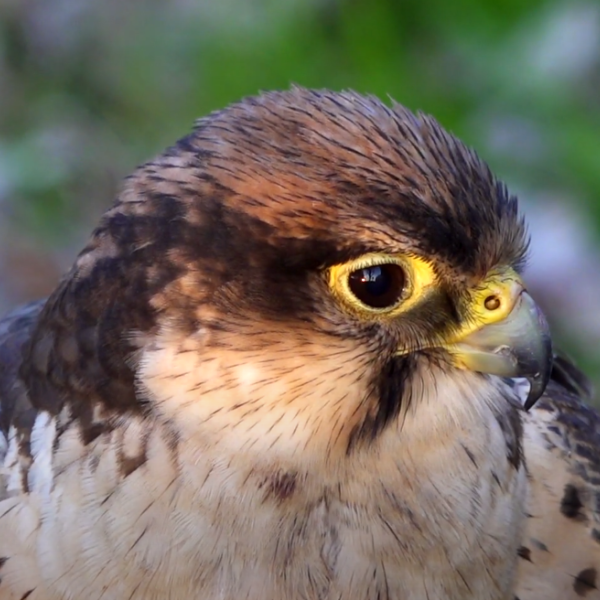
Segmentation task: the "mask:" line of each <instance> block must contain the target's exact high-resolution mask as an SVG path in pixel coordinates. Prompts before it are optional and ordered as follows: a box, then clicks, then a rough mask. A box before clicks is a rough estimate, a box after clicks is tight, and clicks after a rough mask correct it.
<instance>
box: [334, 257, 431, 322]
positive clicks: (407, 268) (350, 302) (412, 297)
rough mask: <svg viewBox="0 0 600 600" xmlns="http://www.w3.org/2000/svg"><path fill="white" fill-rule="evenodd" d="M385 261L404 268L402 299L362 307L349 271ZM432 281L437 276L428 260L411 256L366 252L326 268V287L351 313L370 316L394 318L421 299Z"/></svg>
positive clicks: (384, 263) (386, 263)
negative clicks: (327, 280) (327, 277)
mask: <svg viewBox="0 0 600 600" xmlns="http://www.w3.org/2000/svg"><path fill="white" fill-rule="evenodd" d="M388 264H397V265H399V266H400V267H401V268H402V269H403V270H404V274H405V276H406V284H405V288H404V292H403V294H402V296H401V298H400V299H399V301H398V302H397V303H396V304H394V305H393V306H390V307H386V308H373V307H368V306H365V305H364V304H363V303H362V302H360V301H359V300H358V299H357V298H356V297H355V296H354V294H353V293H352V291H351V290H350V287H349V276H350V274H351V273H352V272H354V271H358V270H360V269H366V268H369V267H374V266H377V265H388ZM435 284H436V275H435V272H434V270H433V266H432V265H431V263H429V262H427V261H426V260H423V259H422V258H419V257H417V256H412V255H391V254H379V253H372V254H365V255H364V256H361V257H360V258H358V259H356V260H353V261H350V262H347V263H344V264H340V265H334V266H333V267H330V269H329V286H330V288H331V290H332V292H333V294H334V295H335V296H336V297H337V298H338V299H339V300H340V301H341V302H342V305H343V306H345V307H346V308H347V309H350V310H351V311H352V312H354V313H358V314H361V315H367V316H371V317H373V316H375V317H382V316H385V317H394V316H396V315H398V314H400V313H403V312H406V311H407V310H409V309H410V308H412V307H413V306H415V305H416V304H418V303H420V302H422V301H423V298H424V297H425V295H426V294H427V293H428V292H429V291H430V290H431V289H433V287H434V286H435Z"/></svg>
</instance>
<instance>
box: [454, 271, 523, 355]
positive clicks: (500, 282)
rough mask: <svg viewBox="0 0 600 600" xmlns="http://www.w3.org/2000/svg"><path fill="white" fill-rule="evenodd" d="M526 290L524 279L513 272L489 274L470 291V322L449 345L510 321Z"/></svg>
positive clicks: (468, 313) (466, 321) (466, 323)
mask: <svg viewBox="0 0 600 600" xmlns="http://www.w3.org/2000/svg"><path fill="white" fill-rule="evenodd" d="M524 289H525V286H524V284H523V281H522V279H521V278H520V277H519V275H518V274H517V273H516V272H515V271H514V270H513V269H509V268H507V269H505V270H502V271H495V272H491V273H490V274H488V276H487V277H486V278H485V279H484V280H483V281H482V282H481V283H480V284H479V285H478V286H477V287H476V288H474V289H473V290H471V291H470V300H469V303H468V306H467V307H466V308H467V315H465V316H466V318H465V320H464V321H463V324H462V327H461V328H460V330H459V331H457V332H456V334H455V336H454V337H453V339H451V340H448V343H449V344H452V343H455V342H458V341H460V340H462V339H464V338H465V337H466V336H467V335H469V334H471V333H473V332H475V331H477V330H479V329H481V328H482V327H484V326H486V325H492V324H494V323H498V322H500V321H503V320H504V319H506V317H508V315H509V314H510V313H511V311H512V309H513V308H514V306H515V303H516V302H517V300H518V298H519V296H520V294H521V292H522V291H523V290H524Z"/></svg>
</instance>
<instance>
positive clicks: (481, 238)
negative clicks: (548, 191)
mask: <svg viewBox="0 0 600 600" xmlns="http://www.w3.org/2000/svg"><path fill="white" fill-rule="evenodd" d="M527 246H528V234H527V231H526V225H525V223H524V220H523V218H522V216H521V215H520V213H519V210H518V204H517V199H516V198H515V197H514V196H513V195H511V194H510V193H509V192H508V191H507V189H506V187H505V186H504V185H503V184H502V183H501V182H499V181H498V180H497V179H495V178H494V176H493V175H492V173H491V172H490V170H489V169H488V167H487V166H486V165H485V164H484V163H483V162H482V161H481V160H480V159H479V158H478V157H477V156H476V155H475V154H474V152H473V151H472V150H470V149H468V148H467V147H465V146H464V145H463V144H462V143H461V142H460V141H458V140H457V139H456V138H454V137H453V136H452V135H450V134H448V133H446V132H445V131H444V130H443V129H442V128H441V127H440V125H438V124H437V123H436V121H435V120H433V119H432V118H431V117H428V116H424V115H422V114H416V115H415V114H413V113H411V112H409V111H408V110H406V109H405V108H403V107H402V106H400V105H397V104H395V105H393V106H391V107H388V106H386V105H385V104H383V103H382V102H380V101H379V100H377V99H376V98H374V97H371V96H362V95H359V94H356V93H352V92H344V93H334V92H329V91H311V90H305V89H301V88H293V89H291V90H289V91H284V92H272V93H265V94H262V95H260V96H257V97H252V98H247V99H245V100H243V101H241V102H239V103H237V104H234V105H232V106H230V107H229V108H226V109H224V110H222V111H218V112H215V113H213V114H211V115H209V116H207V117H205V118H203V119H201V120H200V121H198V123H197V125H196V126H195V128H194V129H193V131H192V132H191V133H190V134H189V135H187V136H186V137H184V138H183V139H181V140H180V141H178V142H177V143H176V144H175V145H174V146H172V147H170V148H169V149H167V150H166V151H165V152H164V153H163V154H161V155H160V156H158V158H156V159H154V160H152V161H150V162H148V163H146V164H145V165H142V166H141V167H139V168H138V169H137V170H136V171H135V172H134V173H133V175H131V176H130V177H129V178H128V179H127V180H126V181H125V183H124V186H123V189H122V192H121V193H120V195H119V197H118V199H117V200H116V202H115V204H114V205H113V206H112V208H110V209H109V210H108V212H106V214H105V215H104V216H103V217H102V219H101V220H100V223H99V225H98V227H97V228H96V229H95V231H94V232H93V233H92V236H91V238H90V241H89V242H88V244H87V246H86V247H85V248H84V249H83V250H82V252H81V253H80V254H79V256H78V258H77V259H76V261H75V263H74V265H73V267H72V268H71V270H70V271H69V272H68V273H67V274H66V275H65V277H64V278H63V279H62V281H61V282H60V283H59V284H58V287H57V288H56V290H55V291H54V292H53V293H52V294H51V295H50V297H49V298H48V299H46V300H44V301H41V302H37V303H33V304H30V305H28V306H26V307H24V308H22V309H20V310H17V311H15V312H14V313H12V314H10V315H8V316H7V317H5V318H4V320H3V321H1V322H0V409H1V410H0V427H1V429H0V459H1V465H2V466H1V470H0V600H25V599H28V600H71V599H74V600H80V599H83V598H86V599H89V600H101V599H103V600H111V599H115V600H120V599H127V600H136V599H144V600H158V599H161V600H162V599H170V600H179V599H182V600H183V599H195V600H209V599H210V600H213V599H219V600H234V599H235V600H238V599H245V600H283V599H285V600H354V599H356V600H459V599H460V600H468V599H477V600H515V599H517V598H518V599H519V600H540V599H544V600H559V599H560V600H574V599H579V598H586V599H587V600H592V599H594V598H600V592H599V591H598V585H599V580H598V570H599V569H600V513H599V509H600V455H599V454H600V452H599V449H598V448H599V446H600V417H599V415H598V414H597V413H596V412H594V411H593V410H592V409H591V408H588V407H587V406H586V404H585V403H584V399H585V395H586V393H587V391H588V385H587V380H586V379H585V377H584V376H583V375H582V374H581V373H580V372H579V371H578V370H577V369H576V368H575V367H574V366H573V365H572V364H571V363H569V362H568V361H567V360H565V359H564V358H556V359H554V361H553V351H552V348H551V342H550V335H549V331H548V326H547V324H546V321H545V319H544V316H543V314H542V313H541V311H540V310H539V308H538V307H537V305H536V303H535V301H534V299H533V298H532V296H531V295H530V294H529V293H528V292H527V287H526V284H525V283H524V280H523V277H522V272H523V268H524V266H525V259H526V255H527Z"/></svg>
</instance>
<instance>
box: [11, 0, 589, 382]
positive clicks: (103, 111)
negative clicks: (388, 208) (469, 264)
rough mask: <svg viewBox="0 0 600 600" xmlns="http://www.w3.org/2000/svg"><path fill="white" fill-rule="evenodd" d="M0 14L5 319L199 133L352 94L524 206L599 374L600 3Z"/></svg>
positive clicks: (136, 6) (547, 291)
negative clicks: (418, 130)
mask: <svg viewBox="0 0 600 600" xmlns="http://www.w3.org/2000/svg"><path fill="white" fill-rule="evenodd" d="M1 1H2V4H0V236H2V240H0V256H3V257H4V258H3V262H2V259H0V277H1V278H2V280H1V281H0V307H4V308H7V307H8V306H9V305H10V304H11V303H14V302H16V301H20V300H22V299H24V298H25V296H28V295H31V294H33V293H36V294H37V293H45V292H46V291H48V289H50V287H51V284H52V283H53V280H54V279H55V277H56V273H57V271H58V270H59V267H58V266H56V265H60V268H62V267H64V266H65V265H66V264H68V263H69V261H70V260H71V259H72V257H73V255H74V253H75V252H76V249H77V247H78V246H79V245H81V243H82V242H83V241H84V239H85V237H86V235H87V232H88V231H89V229H90V228H91V227H92V226H93V223H94V222H95V220H96V219H97V217H98V216H99V214H100V213H101V212H102V211H103V210H104V209H105V208H106V207H107V206H108V204H109V203H110V201H111V198H112V197H113V196H114V195H115V193H116V191H117V189H118V185H119V181H120V180H121V178H122V177H123V176H124V175H126V174H127V173H128V172H130V171H131V169H132V168H133V167H134V166H135V165H136V164H137V163H139V162H141V161H143V160H144V159H146V158H148V157H150V156H152V155H153V154H155V153H157V152H159V151H160V150H161V149H162V148H163V147H164V146H166V145H168V144H169V143H171V142H172V141H174V140H175V139H177V138H178V137H180V136H181V135H183V134H184V133H185V132H186V131H187V130H188V129H189V128H190V126H191V124H192V122H193V121H194V119H196V118H197V117H199V116H201V115H203V114H205V113H206V112H208V111H210V110H213V109H217V108H219V107H222V106H224V105H226V104H228V103H229V102H232V101H234V100H236V99H239V98H240V97H242V96H244V95H248V94H254V93H256V92H258V91H259V90H266V89H271V88H287V87H289V85H290V84H292V83H298V84H301V85H305V86H313V87H328V88H333V89H342V88H352V89H355V90H358V91H361V92H369V93H373V94H377V95H379V96H381V97H386V96H387V95H390V96H392V97H393V98H395V99H396V100H398V101H399V102H401V103H403V104H406V105H407V106H409V107H410V108H413V109H421V110H424V111H426V112H430V113H432V114H434V115H435V116H436V117H437V118H438V120H440V121H441V122H442V123H443V124H444V125H445V126H446V127H447V128H449V129H450V130H452V131H454V132H455V133H456V134H458V135H459V136H460V137H462V138H463V139H464V140H465V141H467V142H468V143H469V144H470V145H472V146H475V147H476V148H477V149H478V150H479V152H480V153H481V154H482V155H483V157H484V158H486V159H487V160H488V161H489V162H490V164H491V166H492V168H493V169H494V170H495V171H496V172H497V173H498V174H499V175H500V176H501V177H503V178H504V179H506V180H507V181H508V183H509V184H510V185H511V187H512V188H513V189H514V190H515V191H517V192H518V193H519V195H520V196H521V197H522V198H523V199H525V200H526V201H527V203H528V205H529V207H530V211H531V220H532V230H533V233H534V236H536V237H534V240H536V239H538V240H540V241H539V243H536V244H534V257H533V259H534V260H533V266H532V279H533V283H534V286H535V287H537V288H538V289H539V290H541V292H542V295H543V297H544V298H545V299H546V303H545V304H546V306H545V307H546V309H547V310H548V312H550V314H551V315H553V316H554V318H555V328H556V331H557V332H558V333H559V336H560V335H562V337H563V343H566V344H567V347H568V348H569V349H570V351H571V352H572V353H575V354H576V355H578V356H579V358H580V359H581V360H583V362H584V364H585V366H587V367H588V369H589V370H591V371H592V372H598V373H600V316H599V315H598V308H597V307H600V281H598V282H596V281H592V280H593V279H594V277H596V279H599V280H600V277H598V276H597V275H596V273H597V272H598V270H597V269H598V268H600V259H598V256H597V255H596V253H597V252H598V251H597V247H596V244H595V239H597V238H598V233H599V232H600V200H599V198H600V3H598V2H597V1H596V0H587V1H586V0H561V1H554V2H549V1H545V0H529V1H528V2H523V1H521V0H487V1H486V0H483V1H482V0H453V1H452V2H448V1H447V0H428V1H427V2H422V1H420V0H347V1H344V0H338V1H334V0H262V1H258V0H172V1H170V2H165V1H159V0H154V1H149V0H146V1H143V2H134V1H133V0H102V1H97V0H96V1H94V0H52V1H48V0H1ZM553 215H554V216H553ZM565 227H566V229H565ZM587 239H589V240H590V241H589V243H588V242H587V241H586V240H587ZM35 256H42V257H43V262H40V260H41V259H40V258H34V257H35ZM2 264H3V265H4V266H2ZM535 265H537V267H535ZM534 267H535V268H534ZM23 282H25V283H23ZM599 381H600V377H599Z"/></svg>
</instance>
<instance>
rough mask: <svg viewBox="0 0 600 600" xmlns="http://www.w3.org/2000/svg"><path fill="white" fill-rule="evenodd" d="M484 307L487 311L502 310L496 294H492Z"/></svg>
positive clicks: (485, 301)
mask: <svg viewBox="0 0 600 600" xmlns="http://www.w3.org/2000/svg"><path fill="white" fill-rule="evenodd" d="M483 305H484V306H485V307H486V308H487V310H498V309H499V308H500V298H498V296H496V295H495V294H492V295H491V296H488V297H487V298H486V299H485V300H484V301H483Z"/></svg>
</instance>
